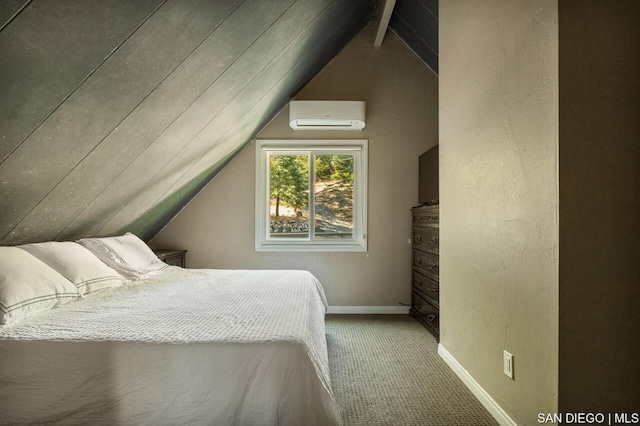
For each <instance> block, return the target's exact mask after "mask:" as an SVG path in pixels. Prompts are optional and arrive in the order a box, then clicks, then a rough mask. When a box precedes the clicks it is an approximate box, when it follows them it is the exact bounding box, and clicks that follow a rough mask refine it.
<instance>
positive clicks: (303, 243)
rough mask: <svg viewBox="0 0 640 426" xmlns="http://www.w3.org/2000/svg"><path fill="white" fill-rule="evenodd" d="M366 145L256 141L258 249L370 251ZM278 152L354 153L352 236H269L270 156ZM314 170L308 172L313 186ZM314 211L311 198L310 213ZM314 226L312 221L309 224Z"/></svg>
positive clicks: (358, 141) (359, 141) (333, 141)
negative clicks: (368, 247)
mask: <svg viewBox="0 0 640 426" xmlns="http://www.w3.org/2000/svg"><path fill="white" fill-rule="evenodd" d="M367 145H368V141H367V140H366V139H348V140H343V139H331V140H256V209H255V210H256V218H255V222H256V223H255V225H256V226H255V249H256V251H336V252H340V251H367V180H368V175H367V161H368V160H367ZM271 153H278V154H284V153H287V154H301V155H306V154H310V153H311V154H315V153H323V154H324V153H327V154H328V153H330V154H353V155H354V157H355V158H354V162H353V163H354V173H353V174H354V179H353V180H354V182H353V204H354V206H353V237H352V238H344V239H342V238H341V239H312V237H311V235H312V234H313V232H312V230H311V229H310V232H309V237H308V238H282V237H278V238H270V235H269V234H270V229H269V221H270V220H269V161H268V159H269V155H270V154H271ZM313 177H314V173H313V172H311V173H309V187H310V188H312V187H313V182H312V179H313ZM313 211H314V206H313V197H310V201H309V212H310V214H311V215H312V214H313ZM310 225H312V224H310Z"/></svg>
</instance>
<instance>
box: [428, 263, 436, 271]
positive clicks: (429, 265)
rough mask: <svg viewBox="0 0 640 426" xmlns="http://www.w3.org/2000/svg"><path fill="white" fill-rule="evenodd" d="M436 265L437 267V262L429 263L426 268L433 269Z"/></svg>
mask: <svg viewBox="0 0 640 426" xmlns="http://www.w3.org/2000/svg"><path fill="white" fill-rule="evenodd" d="M437 267H438V264H437V263H429V264H428V265H427V269H429V270H432V269H435V268H437Z"/></svg>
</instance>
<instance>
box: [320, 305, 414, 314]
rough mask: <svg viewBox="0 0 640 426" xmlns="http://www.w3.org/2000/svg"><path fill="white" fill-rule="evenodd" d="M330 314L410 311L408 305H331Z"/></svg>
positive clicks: (328, 310) (403, 312)
mask: <svg viewBox="0 0 640 426" xmlns="http://www.w3.org/2000/svg"><path fill="white" fill-rule="evenodd" d="M327 313H328V314H356V315H357V314H391V315H393V314H395V315H398V314H400V315H403V314H405V315H406V314H408V313H409V307H408V306H329V309H327Z"/></svg>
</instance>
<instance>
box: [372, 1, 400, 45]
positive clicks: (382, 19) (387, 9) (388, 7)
mask: <svg viewBox="0 0 640 426" xmlns="http://www.w3.org/2000/svg"><path fill="white" fill-rule="evenodd" d="M395 4H396V0H384V6H383V7H382V11H381V12H380V13H379V15H380V16H379V18H378V30H377V31H376V38H375V39H374V40H373V47H380V46H382V41H383V40H384V35H385V34H386V33H387V27H389V19H391V14H392V13H393V7H394V6H395Z"/></svg>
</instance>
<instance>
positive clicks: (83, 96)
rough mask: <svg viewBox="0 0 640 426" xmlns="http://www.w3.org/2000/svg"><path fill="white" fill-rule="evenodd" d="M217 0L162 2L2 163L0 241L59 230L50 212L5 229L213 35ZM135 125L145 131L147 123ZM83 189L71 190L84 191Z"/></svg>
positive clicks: (93, 177) (87, 178)
mask: <svg viewBox="0 0 640 426" xmlns="http://www.w3.org/2000/svg"><path fill="white" fill-rule="evenodd" d="M220 2H221V3H225V1H224V0H220ZM217 4H218V3H217V2H211V1H210V0H170V1H168V2H167V3H165V4H164V5H163V6H162V7H161V8H159V9H158V10H157V11H156V12H155V13H154V14H153V16H151V17H150V18H149V19H148V20H147V21H146V22H145V23H144V24H143V25H141V26H140V27H139V29H138V30H137V31H136V32H135V34H133V35H132V36H131V37H130V38H129V39H127V40H126V41H125V42H124V43H123V44H122V45H121V46H120V48H119V49H118V50H117V51H116V52H114V53H113V54H112V55H111V56H110V57H109V58H108V60H106V61H105V62H104V63H103V64H102V65H101V66H100V67H99V68H98V69H97V70H96V71H95V72H94V73H93V74H92V75H91V76H90V77H89V78H88V79H87V80H86V81H84V83H83V84H82V85H81V86H80V87H79V88H78V89H77V90H75V91H74V92H73V93H72V94H71V95H70V96H69V97H68V98H67V99H66V100H65V102H64V103H63V104H62V105H61V106H60V107H59V108H58V109H57V110H56V111H55V112H54V113H53V114H51V115H50V116H49V117H48V118H47V120H46V121H45V122H44V123H43V124H42V125H41V126H40V127H39V128H38V129H37V130H36V131H35V132H34V133H33V134H31V136H29V138H27V140H26V141H25V142H24V143H23V144H22V145H21V146H20V147H19V148H18V149H17V150H16V151H15V152H14V153H13V154H12V155H11V158H10V160H11V161H7V162H5V164H3V165H2V167H0V181H2V182H9V184H8V185H3V188H2V189H3V193H4V194H6V195H7V198H8V199H10V200H11V202H10V203H7V205H6V207H5V206H1V205H0V215H1V216H2V217H3V218H4V219H5V220H3V222H2V223H0V232H1V234H0V235H4V236H5V237H4V238H3V243H13V242H16V241H19V240H21V239H24V238H29V239H33V238H35V237H36V236H37V234H38V231H39V230H42V231H43V232H44V233H47V232H49V231H50V230H51V229H55V228H56V227H57V228H58V229H61V228H60V223H59V222H58V221H57V218H56V217H55V215H53V214H51V213H49V216H48V217H49V220H48V223H46V224H40V223H39V222H35V223H36V225H35V227H32V226H30V227H28V228H27V227H22V228H21V229H20V230H16V232H13V233H12V234H11V235H7V234H8V233H9V231H10V230H11V229H12V228H14V227H15V225H14V224H16V223H18V222H19V220H20V219H22V218H23V217H24V216H25V215H26V214H27V213H29V212H30V211H31V210H32V209H33V208H34V207H35V206H36V205H37V204H38V203H39V202H40V201H41V200H42V199H43V198H44V197H46V196H47V194H48V193H49V192H50V191H51V190H52V189H53V188H54V187H55V185H56V184H58V183H59V182H60V181H61V180H63V179H64V178H65V177H66V176H67V175H68V174H69V173H70V172H71V171H72V170H73V169H74V168H75V167H77V165H78V163H80V162H82V160H83V159H84V158H85V157H86V156H87V155H89V154H90V153H91V152H92V151H93V150H94V149H95V148H96V146H98V144H100V143H101V142H102V141H103V140H104V138H105V137H107V136H108V135H109V134H110V133H111V132H113V131H114V129H116V128H117V127H118V126H119V125H120V124H121V122H122V121H123V119H124V118H126V117H127V116H128V115H129V114H130V113H131V112H132V110H134V109H135V108H136V107H137V106H138V105H139V104H140V103H141V102H142V101H144V100H145V98H147V97H148V95H149V93H150V92H152V91H153V90H154V89H155V88H156V87H157V86H158V85H159V84H160V83H161V82H162V81H163V80H164V79H165V78H166V77H167V76H168V75H169V74H170V73H171V72H172V71H173V70H174V69H175V68H176V66H178V65H179V64H180V63H181V62H182V61H183V60H184V59H185V57H187V56H188V55H189V54H190V53H191V52H192V51H193V49H194V48H196V47H197V46H198V45H199V44H200V43H201V42H202V40H203V39H204V38H206V37H207V35H208V34H210V32H211V30H212V29H213V28H215V26H217V21H216V20H215V18H216V15H217V14H218V13H219V12H220V11H221V9H220V7H217ZM119 13H122V12H121V11H119ZM138 126H139V127H140V128H141V129H144V126H145V124H144V123H138ZM124 155H125V156H126V153H125V154H124ZM120 156H122V154H120V155H119V157H120ZM52 158H55V159H56V160H55V161H54V162H52V161H51V159H52ZM104 161H106V158H105V159H104ZM98 170H101V169H100V168H99V169H98ZM96 175H98V176H99V173H96ZM96 175H94V174H92V171H89V173H88V174H85V180H84V182H83V183H84V184H86V183H87V182H92V181H94V180H99V179H98V178H96ZM97 183H98V184H99V185H104V183H105V182H103V181H99V182H97ZM83 188H84V186H78V187H75V188H73V190H74V191H76V193H78V192H79V194H82V193H83V191H84V189H83ZM67 196H68V193H67V194H64V195H63V198H62V202H63V204H65V205H66V207H64V209H66V208H71V206H70V204H69V203H68V199H67ZM58 211H60V210H58ZM62 211H64V210H62ZM65 225H66V224H64V225H62V226H65ZM37 239H38V240H41V239H49V238H48V236H47V238H37Z"/></svg>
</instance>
